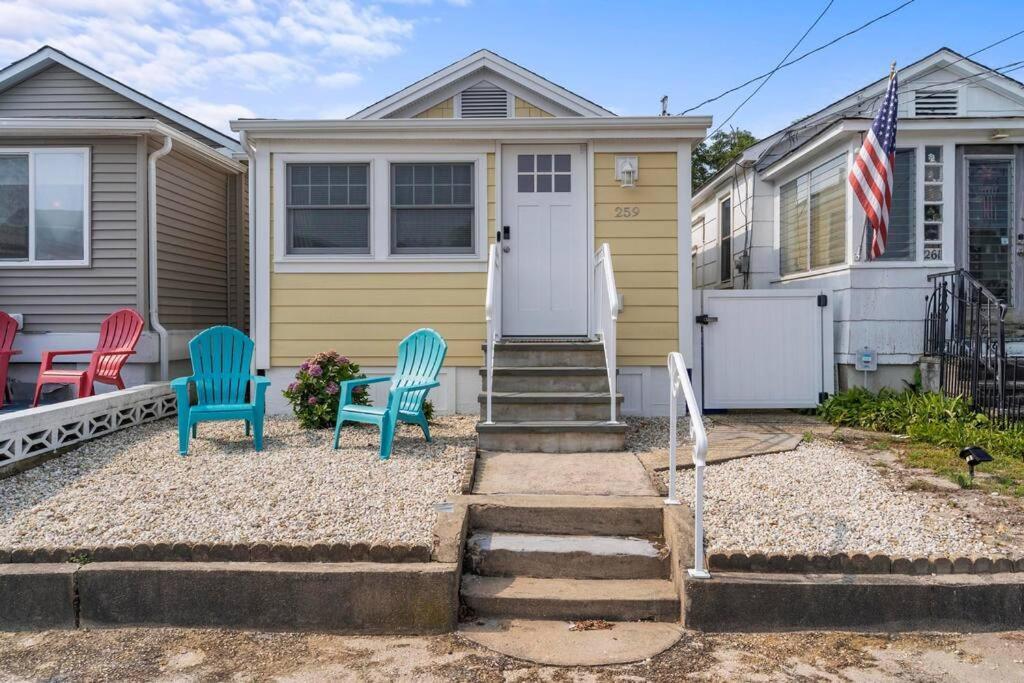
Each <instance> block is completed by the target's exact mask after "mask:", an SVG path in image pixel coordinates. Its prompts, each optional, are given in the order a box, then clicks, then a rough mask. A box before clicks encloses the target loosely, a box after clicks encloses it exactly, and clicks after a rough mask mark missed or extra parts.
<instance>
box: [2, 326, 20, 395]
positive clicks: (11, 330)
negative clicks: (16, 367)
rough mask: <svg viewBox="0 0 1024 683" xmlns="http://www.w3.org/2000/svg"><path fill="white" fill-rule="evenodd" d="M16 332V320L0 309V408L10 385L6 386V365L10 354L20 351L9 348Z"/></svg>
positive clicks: (12, 343)
mask: <svg viewBox="0 0 1024 683" xmlns="http://www.w3.org/2000/svg"><path fill="white" fill-rule="evenodd" d="M17 334H18V321H17V320H15V319H14V318H12V317H11V316H9V315H7V314H6V313H4V312H3V311H0V408H3V407H4V398H5V397H6V396H7V395H8V392H10V387H8V386H7V366H8V364H10V362H11V356H17V355H18V354H19V353H21V351H18V350H17V349H14V348H11V347H13V346H14V337H15V335H17Z"/></svg>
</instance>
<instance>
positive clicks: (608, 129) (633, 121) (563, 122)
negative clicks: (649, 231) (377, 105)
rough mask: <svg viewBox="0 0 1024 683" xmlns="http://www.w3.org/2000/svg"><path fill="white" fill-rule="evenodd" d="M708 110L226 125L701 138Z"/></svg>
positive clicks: (381, 133)
mask: <svg viewBox="0 0 1024 683" xmlns="http://www.w3.org/2000/svg"><path fill="white" fill-rule="evenodd" d="M710 126H711V117H709V116H628V117H627V116H610V117H593V118H583V117H578V116H576V117H571V118H523V119H371V120H360V121H353V120H351V119H344V120H340V121H329V120H322V119H311V120H295V121H290V120H284V119H243V120H239V121H232V122H231V130H234V131H244V132H245V134H246V137H247V138H249V139H250V140H251V139H257V138H262V139H285V138H290V139H316V140H325V139H346V138H351V139H358V140H417V139H427V140H436V139H438V136H439V135H440V136H442V137H443V139H445V140H495V139H499V140H563V141H564V140H587V139H610V140H636V139H671V140H701V139H703V138H704V136H705V135H706V134H707V129H708V128H709V127H710Z"/></svg>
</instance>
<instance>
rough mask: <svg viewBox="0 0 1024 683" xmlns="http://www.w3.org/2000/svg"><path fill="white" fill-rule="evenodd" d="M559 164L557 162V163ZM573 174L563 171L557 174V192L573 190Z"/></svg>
mask: <svg viewBox="0 0 1024 683" xmlns="http://www.w3.org/2000/svg"><path fill="white" fill-rule="evenodd" d="M556 165H557V164H556ZM571 178H572V176H570V175H568V174H567V173H561V174H558V175H556V176H555V192H571V191H572V189H571V188H572V186H571V182H570V179H571Z"/></svg>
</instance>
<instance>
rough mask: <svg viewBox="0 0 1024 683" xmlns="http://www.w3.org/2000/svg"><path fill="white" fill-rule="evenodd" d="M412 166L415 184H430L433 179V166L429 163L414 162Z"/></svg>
mask: <svg viewBox="0 0 1024 683" xmlns="http://www.w3.org/2000/svg"><path fill="white" fill-rule="evenodd" d="M412 168H413V178H415V180H416V184H417V185H420V184H430V183H432V182H433V181H434V167H433V166H431V165H430V164H416V165H415V166H413V167H412Z"/></svg>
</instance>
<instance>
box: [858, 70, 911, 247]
mask: <svg viewBox="0 0 1024 683" xmlns="http://www.w3.org/2000/svg"><path fill="white" fill-rule="evenodd" d="M898 89H899V84H898V83H897V79H896V67H895V64H894V65H893V71H892V74H891V75H890V76H889V89H888V90H887V91H886V92H885V99H884V100H882V108H881V109H879V110H878V115H877V116H875V121H874V123H872V124H871V129H870V130H868V132H867V135H865V136H864V144H863V145H861V148H860V152H858V153H857V158H856V159H855V160H854V162H853V168H851V169H850V186H851V187H852V188H853V192H854V194H856V195H857V199H859V200H860V205H861V206H863V207H864V212H865V213H866V214H867V220H868V222H869V223H870V224H871V229H872V234H871V253H870V254H869V258H870V259H877V258H880V257H881V256H882V254H884V253H885V241H886V238H887V236H888V230H889V208H890V207H891V206H892V180H893V178H892V170H893V166H894V165H895V163H896V116H897V110H898V109H899V93H898V92H897V90H898Z"/></svg>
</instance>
